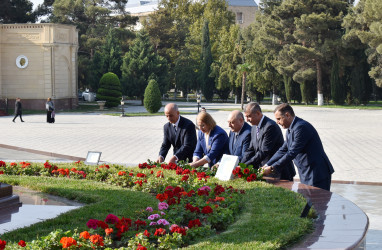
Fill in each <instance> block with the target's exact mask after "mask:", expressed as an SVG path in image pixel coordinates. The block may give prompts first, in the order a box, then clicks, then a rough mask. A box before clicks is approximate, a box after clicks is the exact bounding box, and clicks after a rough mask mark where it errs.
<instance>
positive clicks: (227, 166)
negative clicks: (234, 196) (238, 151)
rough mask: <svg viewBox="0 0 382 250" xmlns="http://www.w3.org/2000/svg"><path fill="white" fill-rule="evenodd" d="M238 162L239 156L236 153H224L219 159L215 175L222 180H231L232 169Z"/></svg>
mask: <svg viewBox="0 0 382 250" xmlns="http://www.w3.org/2000/svg"><path fill="white" fill-rule="evenodd" d="M238 164H239V157H238V156H236V155H226V154H224V155H223V157H222V159H221V160H220V164H219V168H218V171H217V172H216V175H215V177H216V178H218V179H219V180H222V181H228V180H231V179H232V177H233V174H232V171H233V169H234V168H235V167H237V165H238Z"/></svg>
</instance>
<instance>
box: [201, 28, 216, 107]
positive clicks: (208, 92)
mask: <svg viewBox="0 0 382 250" xmlns="http://www.w3.org/2000/svg"><path fill="white" fill-rule="evenodd" d="M201 58H202V64H201V68H200V76H199V77H200V86H201V90H202V93H203V95H204V98H206V100H207V101H212V98H213V95H214V89H215V83H214V79H213V78H212V77H210V73H211V64H212V54H211V44H210V35H209V29H208V21H205V22H204V26H203V37H202V54H201Z"/></svg>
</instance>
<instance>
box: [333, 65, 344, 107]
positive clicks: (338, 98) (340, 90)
mask: <svg viewBox="0 0 382 250" xmlns="http://www.w3.org/2000/svg"><path fill="white" fill-rule="evenodd" d="M338 64H339V63H338V59H337V57H334V59H333V63H332V74H331V76H330V85H331V94H332V100H333V103H334V104H336V105H342V104H344V102H345V98H346V96H345V94H346V89H345V86H344V84H343V82H342V81H341V79H340V76H339V65H338Z"/></svg>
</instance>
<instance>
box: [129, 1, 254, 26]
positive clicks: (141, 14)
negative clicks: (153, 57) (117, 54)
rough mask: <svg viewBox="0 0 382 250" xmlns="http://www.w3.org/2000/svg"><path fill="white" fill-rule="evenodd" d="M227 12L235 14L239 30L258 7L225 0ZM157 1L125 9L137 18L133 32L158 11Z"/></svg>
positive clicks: (252, 3)
mask: <svg viewBox="0 0 382 250" xmlns="http://www.w3.org/2000/svg"><path fill="white" fill-rule="evenodd" d="M227 3H228V10H230V11H232V12H233V13H234V14H235V17H236V18H235V21H236V23H237V24H238V25H239V26H240V28H245V27H248V26H249V25H250V24H251V23H253V22H254V21H255V15H256V12H257V11H258V5H257V4H256V2H255V1H254V0H227ZM158 5H159V3H158V0H141V1H139V3H138V4H134V5H130V6H128V7H127V8H126V11H127V12H129V13H130V14H131V15H132V16H136V17H138V18H139V21H138V23H137V25H136V26H135V27H134V29H135V30H139V29H141V28H142V23H143V21H144V20H148V18H149V15H150V14H152V13H154V12H155V11H157V10H158Z"/></svg>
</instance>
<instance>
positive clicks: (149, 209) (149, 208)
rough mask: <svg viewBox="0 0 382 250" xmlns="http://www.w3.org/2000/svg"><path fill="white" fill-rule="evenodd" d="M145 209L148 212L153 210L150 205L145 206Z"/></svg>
mask: <svg viewBox="0 0 382 250" xmlns="http://www.w3.org/2000/svg"><path fill="white" fill-rule="evenodd" d="M146 211H148V212H150V213H151V212H152V211H154V210H153V208H152V207H147V208H146Z"/></svg>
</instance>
